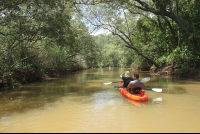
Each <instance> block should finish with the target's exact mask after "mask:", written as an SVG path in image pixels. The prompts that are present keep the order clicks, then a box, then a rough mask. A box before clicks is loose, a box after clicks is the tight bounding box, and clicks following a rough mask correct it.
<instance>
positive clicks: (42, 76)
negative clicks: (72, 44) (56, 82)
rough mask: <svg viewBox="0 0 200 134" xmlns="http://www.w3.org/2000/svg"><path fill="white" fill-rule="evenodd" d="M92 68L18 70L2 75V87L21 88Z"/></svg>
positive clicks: (0, 79)
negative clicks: (42, 70)
mask: <svg viewBox="0 0 200 134" xmlns="http://www.w3.org/2000/svg"><path fill="white" fill-rule="evenodd" d="M87 69H90V68H81V67H77V68H74V69H59V68H46V69H45V71H44V72H41V71H39V70H38V71H35V72H32V71H26V70H16V71H14V72H13V73H12V74H9V75H6V76H0V89H5V88H7V89H8V88H13V89H14V88H19V87H20V86H22V85H24V84H28V83H34V82H39V81H43V80H47V79H49V78H54V77H58V76H62V75H67V74H71V73H73V72H77V71H82V70H87Z"/></svg>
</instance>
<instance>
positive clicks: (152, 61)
mask: <svg viewBox="0 0 200 134" xmlns="http://www.w3.org/2000/svg"><path fill="white" fill-rule="evenodd" d="M126 47H128V48H131V49H133V50H135V52H136V53H137V54H138V55H140V56H142V57H144V58H145V59H146V60H148V61H149V62H150V63H152V64H154V65H155V66H156V67H160V66H159V65H158V63H156V62H155V61H154V60H152V59H151V58H150V57H148V56H146V55H144V54H143V53H142V52H141V51H140V50H138V49H137V48H136V47H134V46H126Z"/></svg>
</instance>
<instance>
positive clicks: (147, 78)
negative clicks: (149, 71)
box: [103, 77, 150, 85]
mask: <svg viewBox="0 0 200 134" xmlns="http://www.w3.org/2000/svg"><path fill="white" fill-rule="evenodd" d="M149 80H150V78H149V77H146V78H143V79H142V80H141V81H143V82H147V81H149ZM119 82H122V81H117V82H107V83H103V84H104V85H109V84H111V83H119Z"/></svg>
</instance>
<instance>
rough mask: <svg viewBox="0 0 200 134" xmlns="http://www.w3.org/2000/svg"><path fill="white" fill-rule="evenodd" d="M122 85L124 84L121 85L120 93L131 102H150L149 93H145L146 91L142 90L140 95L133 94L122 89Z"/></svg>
mask: <svg viewBox="0 0 200 134" xmlns="http://www.w3.org/2000/svg"><path fill="white" fill-rule="evenodd" d="M122 84H123V83H122V82H120V83H119V87H120V88H119V92H120V93H121V94H122V95H123V96H125V97H127V98H129V99H131V100H134V101H139V102H146V101H148V96H147V93H146V92H145V91H144V89H142V90H141V91H140V94H131V93H129V91H127V90H126V88H122Z"/></svg>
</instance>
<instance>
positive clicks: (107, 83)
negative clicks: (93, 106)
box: [103, 82, 112, 85]
mask: <svg viewBox="0 0 200 134" xmlns="http://www.w3.org/2000/svg"><path fill="white" fill-rule="evenodd" d="M111 83H112V82H107V83H103V84H104V85H109V84H111Z"/></svg>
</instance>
